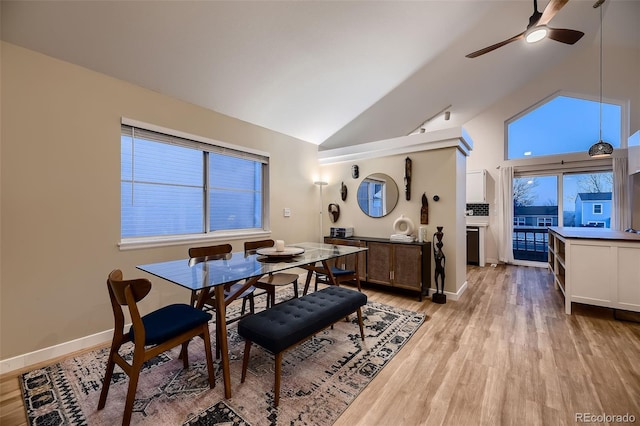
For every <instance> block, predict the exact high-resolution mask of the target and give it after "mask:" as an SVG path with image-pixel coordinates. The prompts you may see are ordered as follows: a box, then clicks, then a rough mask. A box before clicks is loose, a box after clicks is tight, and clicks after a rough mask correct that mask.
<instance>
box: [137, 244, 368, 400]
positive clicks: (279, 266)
mask: <svg viewBox="0 0 640 426" xmlns="http://www.w3.org/2000/svg"><path fill="white" fill-rule="evenodd" d="M365 250H367V249H366V248H365V247H354V246H343V245H333V244H323V243H313V242H304V243H296V244H292V245H288V246H286V247H285V250H284V252H276V251H275V250H269V251H260V250H258V252H256V251H251V252H244V251H242V252H233V253H228V254H223V255H219V256H211V257H207V258H200V259H180V260H170V261H166V262H158V263H149V264H145V265H138V266H137V268H138V269H140V270H141V271H144V272H147V273H149V274H151V275H155V276H156V277H159V278H162V279H165V280H167V281H169V282H171V283H174V284H177V285H179V286H182V287H184V288H186V289H188V290H192V291H199V293H200V298H199V299H198V301H197V305H196V306H197V307H199V308H202V307H204V302H205V300H206V298H207V294H208V293H209V291H210V290H213V292H214V296H215V301H216V302H215V303H216V306H215V312H216V327H217V328H218V330H217V331H218V333H219V336H220V341H219V346H220V352H221V362H222V375H223V380H224V390H225V397H226V398H231V383H230V380H231V375H230V372H229V346H228V342H227V321H226V306H227V305H229V303H231V302H232V301H234V300H235V299H237V298H238V296H239V295H240V294H242V293H243V292H244V291H245V290H246V289H247V288H249V287H251V286H252V285H254V284H255V283H256V282H257V281H258V280H259V279H260V278H261V277H262V276H263V275H267V274H270V273H275V272H280V271H284V270H286V269H291V268H302V269H306V270H307V285H308V283H309V280H310V278H311V275H312V273H313V272H314V271H318V270H319V268H320V267H318V266H317V264H322V267H321V268H322V269H323V270H324V271H326V272H328V278H329V282H330V283H333V284H336V281H335V278H334V277H333V275H332V274H331V268H329V265H328V264H327V261H329V260H331V259H334V258H336V257H341V256H346V255H350V254H355V253H358V252H361V251H365ZM260 253H262V254H260ZM358 257H359V256H355V259H356V265H355V267H356V270H358V269H357V268H358V264H357V262H358V260H357V259H358ZM326 272H325V273H326ZM239 281H244V283H243V285H242V286H237V287H238V289H237V291H235V292H233V293H232V294H227V295H226V296H225V285H226V284H232V283H236V282H239ZM204 289H207V290H209V291H200V290H204Z"/></svg>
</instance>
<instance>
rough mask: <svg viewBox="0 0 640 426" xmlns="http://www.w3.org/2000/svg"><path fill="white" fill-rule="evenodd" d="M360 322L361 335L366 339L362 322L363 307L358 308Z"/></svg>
mask: <svg viewBox="0 0 640 426" xmlns="http://www.w3.org/2000/svg"><path fill="white" fill-rule="evenodd" d="M358 324H359V325H360V336H361V337H362V340H364V324H363V323H362V309H361V308H358Z"/></svg>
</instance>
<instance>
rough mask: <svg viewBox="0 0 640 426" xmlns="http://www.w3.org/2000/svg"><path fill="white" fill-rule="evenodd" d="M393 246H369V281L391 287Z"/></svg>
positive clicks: (382, 244) (385, 244) (372, 243)
mask: <svg viewBox="0 0 640 426" xmlns="http://www.w3.org/2000/svg"><path fill="white" fill-rule="evenodd" d="M391 246H392V244H387V243H374V242H369V243H368V244H367V247H369V252H368V253H367V281H369V282H372V283H377V284H386V285H391V276H390V275H391Z"/></svg>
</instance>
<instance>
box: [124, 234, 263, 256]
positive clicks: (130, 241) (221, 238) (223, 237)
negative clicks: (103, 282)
mask: <svg viewBox="0 0 640 426" xmlns="http://www.w3.org/2000/svg"><path fill="white" fill-rule="evenodd" d="M269 235H271V231H265V230H262V229H256V230H242V231H222V232H216V233H212V234H197V235H172V236H163V237H142V238H127V239H123V240H120V242H119V243H118V247H119V248H120V250H121V251H125V250H139V249H147V248H156V247H169V246H179V245H184V244H191V243H204V242H227V241H229V240H241V239H245V238H254V237H268V236H269Z"/></svg>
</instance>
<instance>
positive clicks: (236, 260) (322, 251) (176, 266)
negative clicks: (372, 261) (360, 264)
mask: <svg viewBox="0 0 640 426" xmlns="http://www.w3.org/2000/svg"><path fill="white" fill-rule="evenodd" d="M290 247H298V248H301V249H304V252H303V253H301V254H297V255H294V256H263V255H260V254H257V253H256V252H255V251H248V252H244V251H241V252H233V253H229V254H226V255H221V256H215V257H209V258H196V259H180V260H170V261H166V262H158V263H149V264H145V265H138V266H137V268H138V269H140V270H142V271H145V272H148V273H150V274H152V275H155V276H157V277H159V278H163V279H165V280H168V281H171V282H173V283H175V284H178V285H180V286H183V287H186V288H188V289H190V290H200V289H202V288H208V287H213V286H216V285H222V284H227V283H233V282H237V281H240V280H244V279H247V278H252V277H256V276H262V275H266V274H269V273H275V272H280V271H284V270H286V269H291V268H295V267H302V266H306V265H313V264H314V263H317V262H321V261H323V260H329V259H332V258H335V257H340V256H345V255H349V254H353V253H358V252H361V251H365V250H367V249H366V248H365V247H353V246H343V245H333V244H323V243H312V242H304V243H297V244H291V245H287V248H290ZM295 251H297V250H292V252H295Z"/></svg>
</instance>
